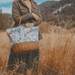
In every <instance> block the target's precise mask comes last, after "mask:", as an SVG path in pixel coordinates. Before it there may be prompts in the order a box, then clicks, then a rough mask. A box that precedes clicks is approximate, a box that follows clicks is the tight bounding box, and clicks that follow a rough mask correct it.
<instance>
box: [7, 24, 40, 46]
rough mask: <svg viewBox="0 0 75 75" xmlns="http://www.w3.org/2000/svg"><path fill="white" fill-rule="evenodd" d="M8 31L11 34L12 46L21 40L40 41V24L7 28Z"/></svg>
mask: <svg viewBox="0 0 75 75" xmlns="http://www.w3.org/2000/svg"><path fill="white" fill-rule="evenodd" d="M6 32H7V34H8V36H9V39H10V43H11V46H13V45H15V44H17V43H21V42H30V41H36V42H39V38H38V32H39V28H38V26H35V27H30V28H26V27H24V26H22V25H20V26H19V27H15V28H11V29H7V30H6Z"/></svg>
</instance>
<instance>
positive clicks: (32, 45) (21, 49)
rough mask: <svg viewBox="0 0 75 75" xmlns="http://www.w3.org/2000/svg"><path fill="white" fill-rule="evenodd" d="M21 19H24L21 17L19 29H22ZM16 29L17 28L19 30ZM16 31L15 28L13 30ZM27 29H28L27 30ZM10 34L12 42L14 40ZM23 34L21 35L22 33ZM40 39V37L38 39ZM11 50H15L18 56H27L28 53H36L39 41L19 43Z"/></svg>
mask: <svg viewBox="0 0 75 75" xmlns="http://www.w3.org/2000/svg"><path fill="white" fill-rule="evenodd" d="M21 19H22V17H20V21H19V25H18V26H17V27H21V26H20V24H21ZM17 27H15V28H17ZM13 29H14V28H13ZM25 29H26V28H25ZM8 30H9V29H7V30H6V31H8ZM7 33H8V36H9V39H10V42H11V40H12V38H11V36H10V35H9V32H7ZM20 34H21V33H20ZM15 35H16V34H15ZM37 38H38V37H37ZM11 48H12V49H13V51H14V52H15V53H16V54H26V53H31V52H33V51H36V50H37V49H38V48H39V40H38V41H26V42H23V41H21V42H19V43H16V44H14V45H12V46H11Z"/></svg>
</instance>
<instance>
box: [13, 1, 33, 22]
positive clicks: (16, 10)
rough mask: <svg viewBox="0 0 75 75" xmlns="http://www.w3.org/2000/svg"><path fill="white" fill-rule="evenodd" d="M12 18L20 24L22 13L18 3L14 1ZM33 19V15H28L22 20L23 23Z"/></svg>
mask: <svg viewBox="0 0 75 75" xmlns="http://www.w3.org/2000/svg"><path fill="white" fill-rule="evenodd" d="M12 17H13V19H14V21H15V22H17V20H18V22H19V20H20V12H19V5H18V2H16V1H14V2H13V6H12ZM31 18H33V16H32V14H31V13H27V14H25V15H23V16H22V20H21V21H26V20H28V19H31Z"/></svg>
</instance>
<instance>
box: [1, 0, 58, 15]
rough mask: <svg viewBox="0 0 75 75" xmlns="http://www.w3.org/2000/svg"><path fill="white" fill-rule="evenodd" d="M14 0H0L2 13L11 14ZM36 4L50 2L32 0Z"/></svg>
mask: <svg viewBox="0 0 75 75" xmlns="http://www.w3.org/2000/svg"><path fill="white" fill-rule="evenodd" d="M13 1H14V0H0V7H1V8H2V13H8V14H12V2H13ZM34 1H36V3H38V4H41V3H43V2H45V1H50V0H34ZM54 1H59V0H54Z"/></svg>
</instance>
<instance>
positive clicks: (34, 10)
mask: <svg viewBox="0 0 75 75" xmlns="http://www.w3.org/2000/svg"><path fill="white" fill-rule="evenodd" d="M16 4H17V5H18V10H19V13H20V16H22V15H25V14H27V13H29V12H30V11H29V8H28V6H27V4H26V3H25V2H24V1H22V0H17V1H16ZM31 12H32V13H35V14H37V15H39V11H38V5H37V3H36V2H34V1H33V0H31ZM33 20H35V19H34V18H33V19H28V20H26V21H25V22H24V23H31V22H32V21H33Z"/></svg>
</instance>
